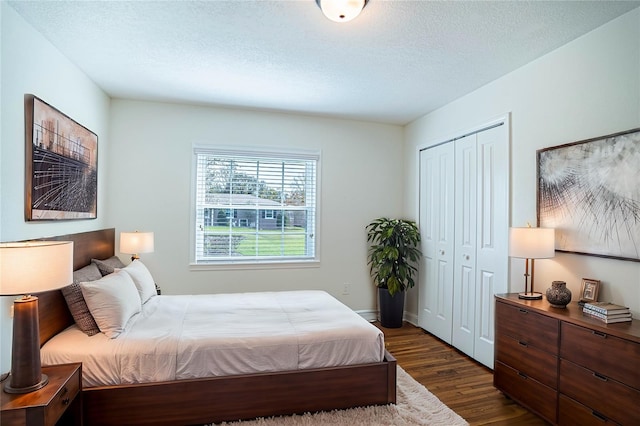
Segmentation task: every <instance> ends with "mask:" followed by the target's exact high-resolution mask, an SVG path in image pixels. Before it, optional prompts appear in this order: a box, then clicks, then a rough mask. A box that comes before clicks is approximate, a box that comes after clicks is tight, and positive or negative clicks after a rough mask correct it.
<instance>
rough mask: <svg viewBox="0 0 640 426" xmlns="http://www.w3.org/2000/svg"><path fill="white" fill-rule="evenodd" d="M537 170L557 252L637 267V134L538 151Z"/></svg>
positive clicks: (543, 222)
mask: <svg viewBox="0 0 640 426" xmlns="http://www.w3.org/2000/svg"><path fill="white" fill-rule="evenodd" d="M537 166H538V170H537V173H538V176H537V179H538V194H537V198H538V199H537V208H538V225H539V226H541V227H545V228H554V229H555V230H556V250H558V251H562V252H569V253H577V254H585V255H592V256H599V257H607V258H614V259H622V260H631V261H636V262H640V128H637V129H632V130H627V131H624V132H620V133H615V134H612V135H607V136H601V137H598V138H593V139H588V140H584V141H579V142H574V143H569V144H566V145H560V146H556V147H552V148H545V149H541V150H538V152H537Z"/></svg>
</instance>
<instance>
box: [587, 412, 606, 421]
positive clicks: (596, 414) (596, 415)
mask: <svg viewBox="0 0 640 426" xmlns="http://www.w3.org/2000/svg"><path fill="white" fill-rule="evenodd" d="M591 415H592V416H593V417H595V418H596V419H598V420H600V421H601V422H606V421H607V418H606V417H605V416H603V415H602V414H600V413H598V412H597V411H592V412H591Z"/></svg>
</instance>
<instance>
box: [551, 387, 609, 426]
mask: <svg viewBox="0 0 640 426" xmlns="http://www.w3.org/2000/svg"><path fill="white" fill-rule="evenodd" d="M559 408H560V409H559V410H558V411H559V415H558V425H560V426H591V425H617V424H618V423H616V422H614V421H613V420H611V419H608V418H607V417H605V416H604V415H602V414H601V413H598V412H596V411H593V410H592V409H590V408H588V407H585V406H584V405H582V404H580V403H579V402H577V401H574V400H573V399H571V398H569V397H567V396H565V395H560V403H559Z"/></svg>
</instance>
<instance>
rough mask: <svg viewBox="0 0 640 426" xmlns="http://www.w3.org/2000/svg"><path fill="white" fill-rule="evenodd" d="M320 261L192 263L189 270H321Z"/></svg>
mask: <svg viewBox="0 0 640 426" xmlns="http://www.w3.org/2000/svg"><path fill="white" fill-rule="evenodd" d="M319 267H320V260H301V261H289V262H286V261H285V262H269V261H264V262H224V263H223V262H220V263H216V262H212V263H190V264H189V270H191V271H194V272H197V271H221V270H243V269H244V270H247V269H301V268H319Z"/></svg>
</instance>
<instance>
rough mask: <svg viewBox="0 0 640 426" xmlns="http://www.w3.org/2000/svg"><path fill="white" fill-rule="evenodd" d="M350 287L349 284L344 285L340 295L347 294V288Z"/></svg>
mask: <svg viewBox="0 0 640 426" xmlns="http://www.w3.org/2000/svg"><path fill="white" fill-rule="evenodd" d="M350 286H351V284H349V283H344V284H343V287H342V294H349V287H350Z"/></svg>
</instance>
